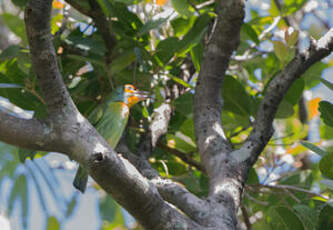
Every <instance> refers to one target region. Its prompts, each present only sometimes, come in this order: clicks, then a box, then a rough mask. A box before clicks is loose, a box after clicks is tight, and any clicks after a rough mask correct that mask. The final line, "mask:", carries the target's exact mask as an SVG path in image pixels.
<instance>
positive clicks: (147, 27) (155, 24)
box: [139, 18, 169, 36]
mask: <svg viewBox="0 0 333 230" xmlns="http://www.w3.org/2000/svg"><path fill="white" fill-rule="evenodd" d="M168 19H169V18H159V19H157V20H155V21H148V22H147V23H145V24H144V25H143V26H142V27H141V29H140V30H139V36H142V35H144V34H146V33H148V32H149V31H150V30H153V29H158V28H159V27H161V26H162V25H163V24H164V23H165V22H166V21H167V20H168Z"/></svg>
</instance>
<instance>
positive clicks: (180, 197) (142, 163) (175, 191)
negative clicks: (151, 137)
mask: <svg viewBox="0 0 333 230" xmlns="http://www.w3.org/2000/svg"><path fill="white" fill-rule="evenodd" d="M117 150H118V151H119V152H121V154H122V155H123V156H124V157H125V158H126V159H128V160H129V161H130V162H131V163H132V164H133V165H134V166H135V167H136V168H137V169H138V170H139V171H140V173H141V174H142V175H144V176H145V177H146V178H148V179H150V181H151V182H152V183H153V184H154V185H156V187H157V189H158V191H159V193H160V194H161V196H162V197H163V198H164V199H165V200H166V201H168V202H169V203H171V204H173V205H175V206H176V207H177V208H179V209H180V210H182V211H183V212H184V213H185V214H186V215H188V216H189V217H190V218H191V219H193V220H195V221H197V222H199V223H205V221H206V220H207V215H205V214H204V213H206V214H207V212H208V211H209V206H208V204H207V203H206V202H205V201H204V200H202V199H200V198H198V197H196V196H195V195H193V194H192V193H190V192H189V191H187V190H186V189H185V188H184V187H183V186H182V185H180V184H178V183H175V182H173V181H171V180H168V179H164V178H162V177H160V175H159V174H158V172H157V171H156V170H155V169H153V168H152V167H151V165H150V164H149V163H148V161H147V160H146V159H144V158H140V157H138V156H136V155H135V154H133V153H131V152H130V150H129V149H128V147H127V146H126V145H125V143H123V142H121V143H120V145H118V147H117ZM140 155H144V154H140Z"/></svg>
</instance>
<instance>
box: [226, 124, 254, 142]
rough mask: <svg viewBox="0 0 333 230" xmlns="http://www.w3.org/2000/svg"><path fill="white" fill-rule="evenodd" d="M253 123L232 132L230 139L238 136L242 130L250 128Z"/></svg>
mask: <svg viewBox="0 0 333 230" xmlns="http://www.w3.org/2000/svg"><path fill="white" fill-rule="evenodd" d="M251 125H252V124H249V125H247V126H245V127H243V128H242V129H241V130H239V131H237V132H234V133H232V134H230V136H229V137H228V138H229V139H230V138H232V137H235V136H238V134H240V133H241V132H244V131H245V130H247V129H248V128H250V127H251Z"/></svg>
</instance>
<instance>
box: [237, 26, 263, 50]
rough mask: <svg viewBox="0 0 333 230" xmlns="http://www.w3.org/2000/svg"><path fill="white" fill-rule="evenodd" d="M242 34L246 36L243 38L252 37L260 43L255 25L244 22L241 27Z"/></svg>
mask: <svg viewBox="0 0 333 230" xmlns="http://www.w3.org/2000/svg"><path fill="white" fill-rule="evenodd" d="M241 34H242V35H243V36H244V38H242V40H247V37H248V38H249V39H251V40H252V41H253V42H255V43H256V44H257V45H258V44H259V42H260V41H259V39H258V34H257V32H256V31H255V30H254V29H253V27H252V26H251V25H250V24H248V23H243V25H242V28H241Z"/></svg>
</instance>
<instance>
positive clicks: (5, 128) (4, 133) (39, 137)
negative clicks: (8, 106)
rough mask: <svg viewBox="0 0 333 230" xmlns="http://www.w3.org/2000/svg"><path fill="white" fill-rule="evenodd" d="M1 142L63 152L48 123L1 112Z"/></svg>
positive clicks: (27, 147)
mask: <svg viewBox="0 0 333 230" xmlns="http://www.w3.org/2000/svg"><path fill="white" fill-rule="evenodd" d="M0 140H1V141H4V142H6V143H8V144H11V145H16V146H20V147H22V148H26V149H39V150H43V151H51V150H52V151H63V149H62V145H60V143H61V142H60V140H59V138H57V135H55V133H54V132H53V131H52V130H51V129H49V128H48V125H46V123H44V122H42V121H39V120H37V119H23V118H18V117H15V116H13V115H10V114H8V113H6V112H3V111H1V110H0Z"/></svg>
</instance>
